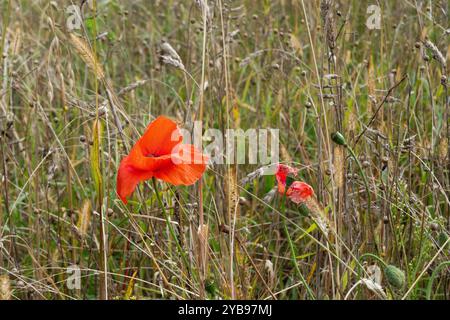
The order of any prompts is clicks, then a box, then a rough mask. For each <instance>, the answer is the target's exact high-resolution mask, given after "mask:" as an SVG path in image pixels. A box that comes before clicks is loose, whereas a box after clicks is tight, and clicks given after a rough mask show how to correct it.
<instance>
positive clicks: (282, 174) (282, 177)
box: [275, 163, 298, 193]
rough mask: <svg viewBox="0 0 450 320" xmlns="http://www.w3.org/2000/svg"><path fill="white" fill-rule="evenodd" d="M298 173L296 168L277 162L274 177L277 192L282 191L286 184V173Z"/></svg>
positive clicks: (294, 174) (293, 174)
mask: <svg viewBox="0 0 450 320" xmlns="http://www.w3.org/2000/svg"><path fill="white" fill-rule="evenodd" d="M297 173H298V169H295V168H292V167H290V166H288V165H285V164H281V163H280V164H278V166H277V173H276V174H275V177H276V178H277V182H278V192H280V193H284V187H285V186H286V178H287V176H288V175H292V176H296V175H297Z"/></svg>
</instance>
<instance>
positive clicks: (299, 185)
mask: <svg viewBox="0 0 450 320" xmlns="http://www.w3.org/2000/svg"><path fill="white" fill-rule="evenodd" d="M297 173H298V169H295V168H292V167H290V166H287V165H284V164H279V165H278V168H277V173H276V174H275V176H276V178H277V181H278V192H279V193H280V194H284V193H285V192H286V196H287V197H288V198H289V199H290V200H291V201H292V202H294V203H296V204H299V203H302V202H305V201H306V200H308V198H309V197H311V196H313V195H314V190H313V188H312V187H311V186H310V185H309V184H307V183H305V182H301V181H294V182H293V183H292V184H291V185H290V186H289V188H288V189H287V191H286V180H287V177H288V176H289V175H290V176H296V175H297Z"/></svg>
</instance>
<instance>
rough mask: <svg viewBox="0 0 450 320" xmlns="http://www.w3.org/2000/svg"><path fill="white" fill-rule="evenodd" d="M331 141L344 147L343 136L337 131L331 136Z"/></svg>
mask: <svg viewBox="0 0 450 320" xmlns="http://www.w3.org/2000/svg"><path fill="white" fill-rule="evenodd" d="M331 140H333V142H334V143H336V144H338V145H340V146H346V145H347V142H346V141H345V138H344V136H343V135H342V133H340V132H339V131H336V132H334V133H332V134H331Z"/></svg>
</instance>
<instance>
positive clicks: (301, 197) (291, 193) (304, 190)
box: [286, 181, 314, 204]
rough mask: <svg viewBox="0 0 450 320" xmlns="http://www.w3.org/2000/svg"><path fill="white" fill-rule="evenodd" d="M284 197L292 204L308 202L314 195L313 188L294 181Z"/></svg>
mask: <svg viewBox="0 0 450 320" xmlns="http://www.w3.org/2000/svg"><path fill="white" fill-rule="evenodd" d="M286 195H287V197H288V198H289V199H291V201H292V202H294V203H297V204H299V203H302V202H305V201H306V200H308V198H309V197H311V196H313V195H314V190H313V188H312V187H311V186H310V185H309V184H307V183H304V182H301V181H294V182H293V183H292V185H291V186H290V187H289V189H288V191H287V192H286Z"/></svg>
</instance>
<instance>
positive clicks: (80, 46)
mask: <svg viewBox="0 0 450 320" xmlns="http://www.w3.org/2000/svg"><path fill="white" fill-rule="evenodd" d="M70 43H71V44H72V46H73V47H74V48H75V50H76V51H77V53H78V55H79V56H80V58H81V59H82V60H83V61H84V63H86V65H87V66H88V67H89V68H90V69H91V70H92V71H93V72H94V74H95V75H96V77H97V78H98V79H99V80H103V79H105V73H104V72H103V68H102V66H101V65H100V63H99V62H98V60H97V58H96V56H95V55H94V53H93V52H92V50H91V48H90V47H89V44H88V43H87V42H86V41H85V40H84V39H82V38H80V37H78V36H76V35H75V34H73V33H71V34H70Z"/></svg>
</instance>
